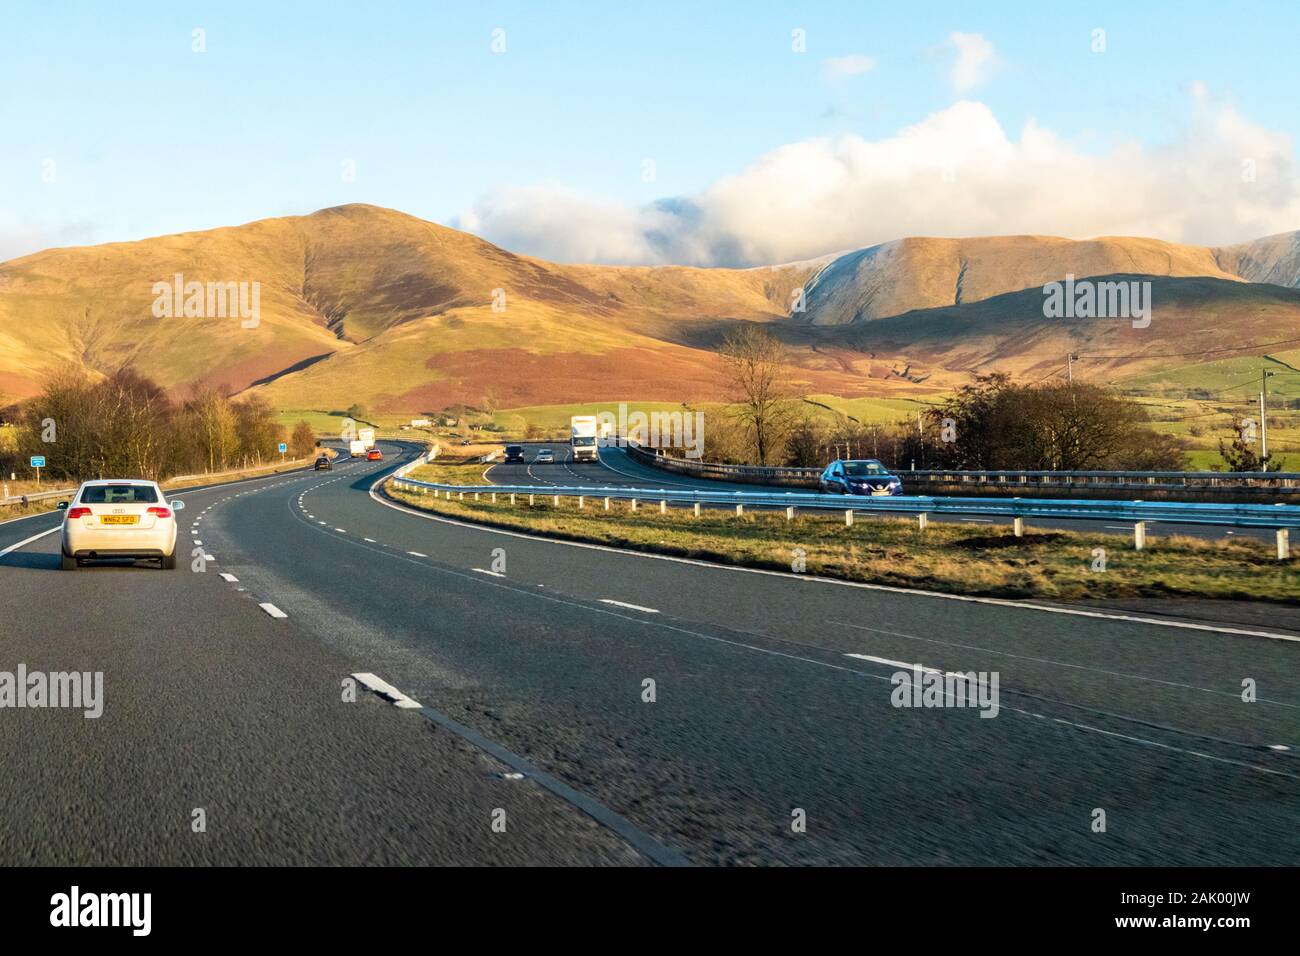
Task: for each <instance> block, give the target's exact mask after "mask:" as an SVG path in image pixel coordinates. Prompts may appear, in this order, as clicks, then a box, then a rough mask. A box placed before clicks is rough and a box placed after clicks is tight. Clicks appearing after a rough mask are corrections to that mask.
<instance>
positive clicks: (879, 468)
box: [818, 458, 903, 495]
mask: <svg viewBox="0 0 1300 956" xmlns="http://www.w3.org/2000/svg"><path fill="white" fill-rule="evenodd" d="M818 485H819V486H820V487H821V490H822V493H823V494H828V495H901V494H902V493H903V481H902V479H901V478H899V477H898V476H897V475H893V474H890V472H889V469H888V468H886V467H885V466H884V465H882V464H881V463H880V462H878V461H876V460H875V459H874V458H860V459H849V460H844V459H836V460H835V461H833V462H831V463H830V464H829V465H827V466H826V470H825V471H823V472H822V476H821V479H820V480H819V481H818Z"/></svg>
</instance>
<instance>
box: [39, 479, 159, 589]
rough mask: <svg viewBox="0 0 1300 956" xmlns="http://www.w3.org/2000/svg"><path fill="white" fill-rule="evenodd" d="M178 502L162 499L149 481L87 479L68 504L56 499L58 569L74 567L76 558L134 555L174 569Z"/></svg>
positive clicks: (83, 559)
mask: <svg viewBox="0 0 1300 956" xmlns="http://www.w3.org/2000/svg"><path fill="white" fill-rule="evenodd" d="M184 507H185V502H183V501H173V502H170V503H169V502H168V501H167V499H166V498H164V497H163V492H162V489H161V488H159V487H158V485H157V484H156V483H155V482H152V481H137V480H134V479H129V478H128V479H121V480H119V479H113V480H99V481H87V482H84V483H83V484H82V486H81V487H80V488H78V489H77V494H76V496H75V497H74V498H73V499H72V501H71V502H59V509H60V510H61V511H63V512H64V515H63V529H62V531H63V535H62V537H63V543H62V548H61V558H62V563H61V567H62V568H63V570H64V571H75V570H76V569H77V567H78V566H79V565H80V564H81V562H82V561H88V560H89V561H94V560H99V559H104V558H134V559H136V560H145V561H149V560H153V561H157V562H158V564H159V566H160V567H161V568H162V569H163V570H164V571H170V570H172V569H173V568H175V567H176V512H177V511H181V510H182V509H184Z"/></svg>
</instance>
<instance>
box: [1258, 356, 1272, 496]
mask: <svg viewBox="0 0 1300 956" xmlns="http://www.w3.org/2000/svg"><path fill="white" fill-rule="evenodd" d="M1272 374H1273V373H1272V372H1270V371H1269V370H1268V369H1260V370H1259V455H1260V458H1259V470H1260V471H1268V410H1267V408H1266V407H1265V405H1264V393H1265V392H1266V391H1267V390H1268V377H1269V376H1270V375H1272Z"/></svg>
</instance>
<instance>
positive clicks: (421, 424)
mask: <svg viewBox="0 0 1300 956" xmlns="http://www.w3.org/2000/svg"><path fill="white" fill-rule="evenodd" d="M429 425H430V422H429V419H427V418H412V419H411V427H412V428H428V427H429Z"/></svg>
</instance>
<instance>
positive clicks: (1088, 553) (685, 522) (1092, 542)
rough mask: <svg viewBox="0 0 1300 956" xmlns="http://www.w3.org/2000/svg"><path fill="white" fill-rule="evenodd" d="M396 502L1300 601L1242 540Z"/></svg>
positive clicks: (886, 567) (1009, 581) (1284, 574)
mask: <svg viewBox="0 0 1300 956" xmlns="http://www.w3.org/2000/svg"><path fill="white" fill-rule="evenodd" d="M483 470H484V466H483V465H480V464H457V463H451V462H440V463H438V464H435V465H426V466H422V467H421V468H418V469H416V470H414V471H413V472H412V473H411V474H410V476H409V477H411V478H414V479H417V480H421V481H435V482H440V483H444V484H466V485H474V484H482V483H483V479H482V474H483ZM388 493H389V494H390V495H392V496H393V498H395V499H396V500H398V501H402V502H404V503H407V504H410V505H413V506H415V507H418V508H422V509H424V510H427V511H430V512H434V513H438V514H444V515H447V516H449V517H456V518H461V519H466V520H470V521H477V522H483V523H486V524H491V525H494V526H497V527H505V528H512V529H518V530H523V531H531V532H536V533H539V534H545V535H552V536H555V537H562V538H567V539H570V540H576V541H591V542H597V543H601V544H609V545H613V546H616V547H621V548H630V549H634V550H640V551H650V552H655V553H660V554H669V555H676V556H680V557H690V558H700V559H704V560H709V561H717V562H720V563H723V564H736V565H744V566H747V567H757V568H770V569H773V570H778V571H790V570H792V566H793V564H794V562H795V560H796V558H797V557H799V556H800V555H799V551H800V550H802V552H803V555H802V556H803V559H804V561H805V563H806V571H807V573H809V574H818V575H825V576H827V577H835V578H842V579H845V580H850V581H864V582H869V583H872V584H885V585H896V586H901V587H912V588H925V589H929V590H935V591H945V592H949V593H955V594H973V595H988V596H998V597H1040V598H1056V599H1066V600H1077V599H1083V598H1125V597H1175V596H1181V597H1201V598H1219V599H1238V600H1240V599H1255V600H1269V601H1283V602H1289V603H1295V602H1300V561H1297V560H1295V559H1292V560H1291V561H1288V562H1285V563H1279V562H1277V561H1275V560H1274V559H1273V557H1272V552H1271V543H1265V542H1260V541H1255V540H1245V539H1240V538H1239V539H1235V540H1233V539H1220V540H1202V539H1198V538H1177V537H1173V538H1163V537H1162V538H1159V539H1155V540H1151V539H1149V540H1148V547H1147V549H1146V550H1144V551H1140V552H1139V551H1134V550H1133V545H1132V539H1131V538H1130V537H1128V536H1126V535H1119V534H1090V533H1081V532H1058V531H1040V532H1035V531H1033V530H1032V529H1027V531H1026V534H1025V536H1024V537H1023V538H1016V537H1015V536H1014V535H1012V533H1011V529H1010V527H1009V525H1008V526H1007V527H1005V528H1004V529H995V528H991V527H988V526H983V527H977V528H972V527H969V526H965V525H954V524H938V523H933V522H932V523H931V524H930V526H929V528H928V529H927V530H926V531H924V532H921V531H919V530H918V528H917V523H916V521H915V520H908V519H902V518H899V519H894V518H882V519H876V518H865V517H862V516H859V517H858V520H857V521H856V523H855V524H854V525H853V526H852V527H845V524H844V518H843V515H841V514H839V513H836V514H834V515H830V514H816V513H811V512H807V513H800V514H798V515H797V516H796V518H795V520H794V521H793V522H787V521H786V520H785V516H784V514H782V513H779V512H778V513H749V514H746V515H744V516H743V517H737V516H736V515H734V514H732V513H731V512H724V511H712V512H710V511H707V510H706V511H705V512H704V513H703V514H702V515H701V516H700V517H699V518H695V517H693V516H692V514H691V511H690V509H689V508H685V507H673V506H670V507H669V511H668V513H667V514H662V515H661V514H660V513H659V510H658V503H657V502H654V501H650V500H647V501H646V502H643V503H642V505H641V507H640V508H638V510H637V511H635V512H633V511H632V510H631V508H630V506H629V504H628V503H627V502H618V501H615V502H611V510H610V511H608V512H606V511H605V510H604V509H603V503H602V502H601V501H600V500H599V499H591V500H589V501H588V502H587V507H586V509H584V510H582V511H579V510H577V506H576V503H575V502H574V501H573V500H572V499H565V498H561V499H560V501H561V504H560V506H559V507H558V508H557V507H555V506H554V505H553V503H552V498H551V496H549V495H547V494H546V493H545V488H539V489H538V493H537V496H536V498H535V504H534V505H532V506H531V507H530V506H529V504H528V500H527V498H526V497H523V496H520V497H518V498H517V503H516V504H515V505H513V506H512V505H511V504H510V503H509V498H508V497H507V496H505V495H499V496H498V500H497V503H495V504H493V503H491V502H489V501H488V499H487V498H486V497H485V498H483V499H482V500H480V501H473V500H470V499H468V498H467V499H466V500H465V501H460V500H457V499H452V500H447V499H444V498H434V497H433V496H432V495H422V494H419V493H415V494H412V493H408V492H405V491H401V490H397V489H395V488H393V487H392V486H391V484H390V485H389V487H388ZM1094 548H1104V549H1105V551H1106V570H1105V571H1104V572H1098V571H1093V570H1092V566H1093V562H1094V555H1093V549H1094Z"/></svg>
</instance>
